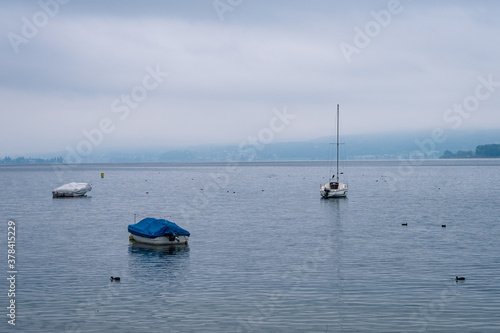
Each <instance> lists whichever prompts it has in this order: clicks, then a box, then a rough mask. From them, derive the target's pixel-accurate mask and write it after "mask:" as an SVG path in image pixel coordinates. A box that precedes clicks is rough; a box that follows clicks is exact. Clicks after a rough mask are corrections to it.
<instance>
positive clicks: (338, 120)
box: [337, 104, 340, 182]
mask: <svg viewBox="0 0 500 333" xmlns="http://www.w3.org/2000/svg"><path fill="white" fill-rule="evenodd" d="M339 144H340V143H339V105H338V104H337V182H340V180H339Z"/></svg>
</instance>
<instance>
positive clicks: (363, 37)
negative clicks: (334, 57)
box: [340, 0, 404, 64]
mask: <svg viewBox="0 0 500 333" xmlns="http://www.w3.org/2000/svg"><path fill="white" fill-rule="evenodd" d="M403 9H404V7H403V6H402V5H401V2H400V1H399V0H390V1H389V2H388V3H387V9H382V10H380V11H374V10H372V11H371V12H370V15H371V17H372V18H373V20H370V21H368V22H366V23H365V26H364V28H363V29H361V28H359V27H357V26H356V27H354V32H355V34H354V38H353V41H352V44H350V43H346V42H342V43H340V50H341V51H342V54H343V55H344V58H345V60H346V61H347V63H348V64H350V63H351V62H352V57H353V56H354V55H355V54H360V53H361V51H362V50H364V49H365V48H366V47H368V45H370V43H371V42H372V40H373V39H374V38H377V37H378V36H379V35H380V33H381V32H382V30H383V29H384V28H387V27H388V26H389V24H391V22H392V18H393V16H394V15H398V14H401V13H402V12H403Z"/></svg>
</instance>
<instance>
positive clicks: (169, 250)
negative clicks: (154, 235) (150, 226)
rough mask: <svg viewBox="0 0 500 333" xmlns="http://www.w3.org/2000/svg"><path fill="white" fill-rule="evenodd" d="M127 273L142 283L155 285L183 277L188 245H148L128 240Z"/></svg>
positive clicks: (187, 262) (187, 266)
mask: <svg viewBox="0 0 500 333" xmlns="http://www.w3.org/2000/svg"><path fill="white" fill-rule="evenodd" d="M128 252H129V260H128V266H129V273H130V275H131V277H132V278H134V279H137V280H141V281H142V283H145V284H152V285H155V284H156V283H159V282H161V283H160V284H161V285H164V283H165V282H166V281H168V283H169V284H170V283H173V282H174V281H177V280H178V279H181V280H182V279H184V278H185V274H186V270H188V269H189V245H149V244H141V243H136V242H130V244H129V247H128Z"/></svg>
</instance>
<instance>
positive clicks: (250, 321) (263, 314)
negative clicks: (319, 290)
mask: <svg viewBox="0 0 500 333" xmlns="http://www.w3.org/2000/svg"><path fill="white" fill-rule="evenodd" d="M332 244H334V239H333V238H332V236H331V235H327V236H326V238H325V239H320V240H319V242H318V246H317V247H316V248H315V250H314V252H312V256H310V257H307V258H306V259H304V260H302V262H301V263H297V264H295V265H294V266H292V267H290V269H289V270H287V271H285V272H283V274H282V276H281V280H282V281H289V282H292V283H293V285H292V287H291V288H290V290H287V291H282V290H280V291H279V292H276V293H269V295H268V296H267V298H266V299H265V300H264V301H263V302H260V303H255V304H254V310H253V311H251V312H249V313H248V314H246V315H245V316H239V317H238V318H237V321H238V327H237V329H236V332H238V333H243V332H262V331H263V327H262V325H264V324H265V323H266V321H267V320H269V319H270V318H271V317H272V316H273V315H274V313H275V312H276V310H277V309H276V308H277V306H278V304H280V303H281V304H282V303H283V299H285V298H286V297H287V296H289V295H290V294H291V293H294V292H296V291H298V290H299V289H300V288H301V287H303V286H304V284H306V283H305V282H306V281H305V279H306V277H307V275H308V274H312V273H315V272H318V271H319V269H320V267H323V266H324V263H325V262H326V261H328V260H331V257H332V256H333V255H334V254H335V251H334V250H333V249H332Z"/></svg>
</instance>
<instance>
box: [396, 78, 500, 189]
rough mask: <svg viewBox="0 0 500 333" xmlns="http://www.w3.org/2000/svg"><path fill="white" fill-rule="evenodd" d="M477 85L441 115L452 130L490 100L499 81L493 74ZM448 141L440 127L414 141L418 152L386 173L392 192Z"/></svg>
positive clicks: (499, 84) (480, 80)
mask: <svg viewBox="0 0 500 333" xmlns="http://www.w3.org/2000/svg"><path fill="white" fill-rule="evenodd" d="M477 80H478V82H479V83H478V84H477V85H476V87H475V88H474V92H473V93H472V94H470V95H467V96H466V97H465V98H464V99H463V100H462V101H461V102H460V103H454V104H453V105H452V107H450V108H448V109H446V110H445V111H444V113H443V120H444V121H445V122H446V123H447V124H450V125H451V126H450V128H451V129H452V130H457V129H459V128H460V127H461V126H462V124H463V121H464V119H468V118H469V117H470V116H471V115H472V114H473V113H475V112H477V111H478V110H479V108H480V107H481V102H484V101H486V100H488V99H489V98H491V96H492V95H493V94H494V93H495V92H496V90H497V88H498V87H500V81H495V79H494V78H493V74H492V73H490V74H488V75H487V76H483V75H481V76H478V77H477ZM447 140H448V135H447V133H446V130H445V129H444V128H441V127H437V128H434V129H433V130H432V132H431V133H430V136H429V137H428V138H426V139H423V140H420V139H418V138H417V139H415V144H416V145H417V147H418V150H416V151H414V152H413V153H412V154H411V155H410V158H408V159H400V165H399V167H398V172H397V174H396V173H394V172H387V173H386V177H388V178H389V179H390V180H391V181H390V182H389V184H390V186H391V187H392V189H393V190H395V189H396V187H395V184H396V183H397V182H400V181H402V180H404V178H406V177H410V176H411V175H412V174H413V173H414V172H415V169H414V168H415V167H416V166H418V165H421V164H422V162H423V159H425V158H430V157H435V153H436V145H437V144H441V143H444V142H446V141H447Z"/></svg>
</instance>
